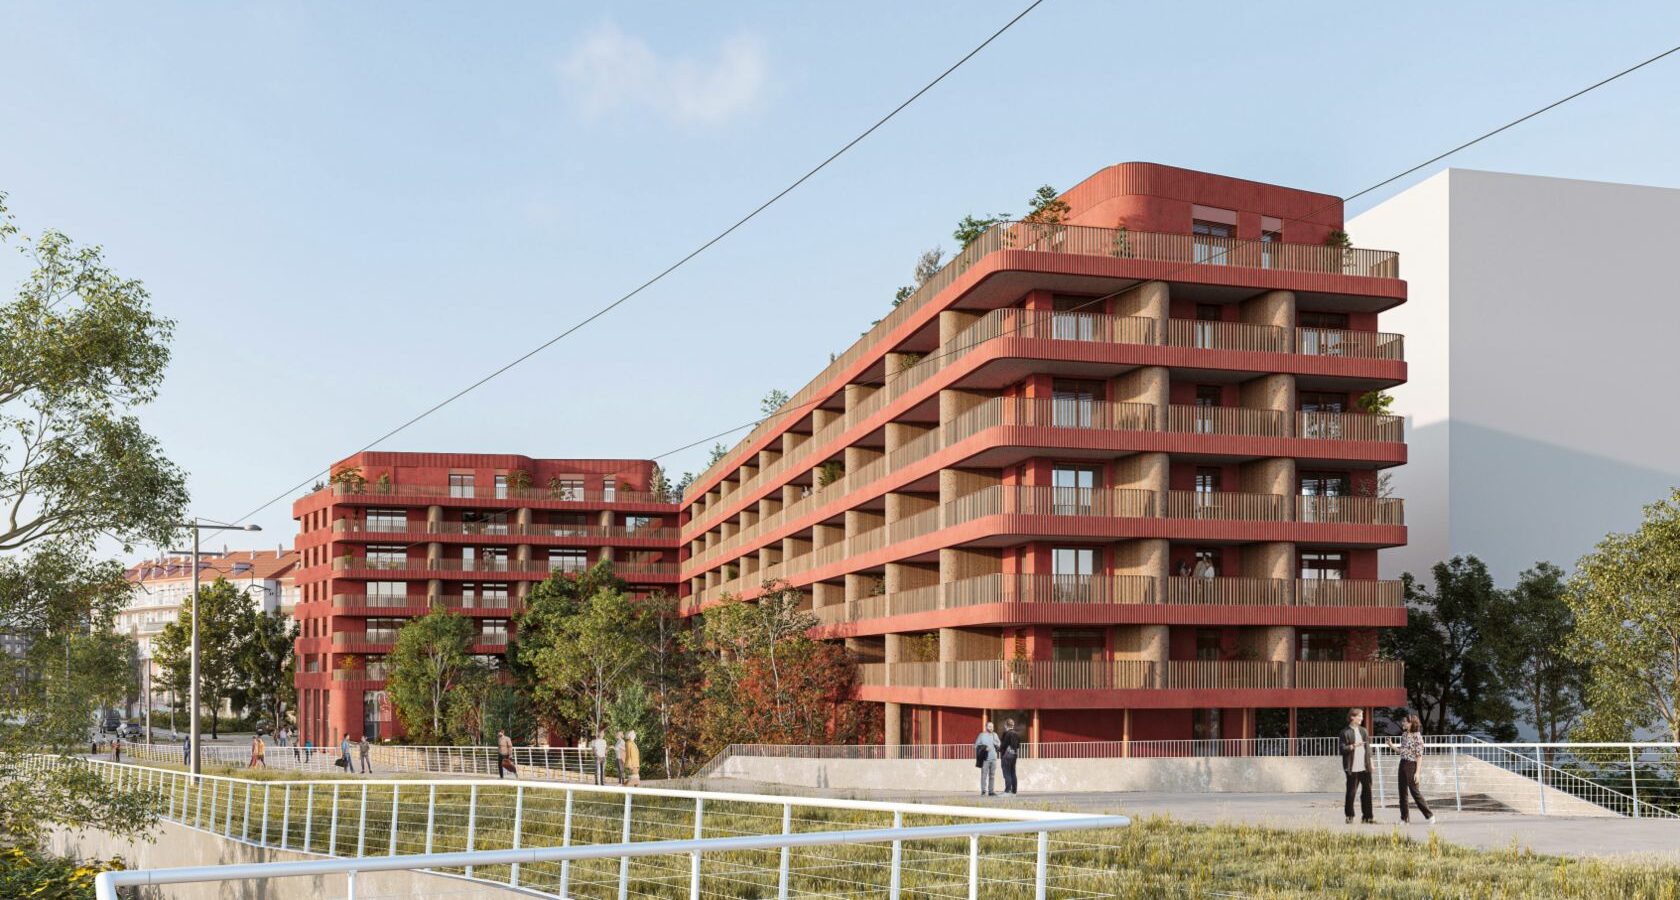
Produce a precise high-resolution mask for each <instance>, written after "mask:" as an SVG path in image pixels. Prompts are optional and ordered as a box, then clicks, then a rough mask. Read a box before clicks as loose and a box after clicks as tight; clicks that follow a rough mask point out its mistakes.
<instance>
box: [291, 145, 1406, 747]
mask: <svg viewBox="0 0 1680 900" xmlns="http://www.w3.org/2000/svg"><path fill="white" fill-rule="evenodd" d="M1063 199H1064V200H1065V201H1066V202H1067V203H1068V204H1069V205H1070V207H1071V210H1070V212H1069V214H1068V215H1067V216H1066V217H1065V218H1064V219H1063V221H1062V222H1061V223H1059V224H1042V223H1040V224H1034V223H1029V222H1023V223H1014V224H1009V225H1004V226H1000V227H997V228H993V229H992V230H991V231H990V232H988V233H987V234H986V235H985V236H984V237H982V238H980V239H979V240H977V241H976V242H974V243H973V244H972V245H971V246H969V247H968V248H966V249H965V250H963V251H962V252H961V253H959V254H958V256H957V257H956V258H955V259H954V260H953V261H952V262H951V263H950V264H948V265H946V266H945V268H944V269H943V271H941V272H940V273H939V274H938V275H937V276H935V277H934V278H933V279H931V280H930V281H929V282H928V283H927V284H925V285H923V286H922V287H921V288H920V289H919V290H918V291H917V292H916V293H915V294H914V295H913V296H911V297H910V298H909V299H907V300H905V301H904V302H903V303H902V304H901V305H900V306H898V307H897V308H895V309H893V310H892V311H891V312H890V313H889V314H888V315H887V317H886V318H885V319H883V320H881V322H880V323H879V324H877V325H876V326H875V327H874V328H873V329H871V330H870V331H869V333H868V334H866V335H865V336H864V337H863V338H862V339H861V340H859V341H858V342H857V343H856V344H855V345H854V346H852V347H851V348H850V349H849V350H847V351H846V352H845V353H844V354H842V355H841V356H840V357H838V358H837V359H835V360H834V361H833V362H832V363H831V364H830V365H829V366H828V368H827V369H826V370H825V371H824V372H823V373H822V374H821V375H820V376H819V377H818V378H816V379H815V380H814V381H812V382H811V383H810V384H808V385H806V386H805V388H804V389H802V390H800V391H799V392H798V394H796V395H795V396H794V398H793V399H792V401H790V403H789V404H788V405H787V406H786V407H784V410H789V411H791V412H789V413H788V414H787V415H784V416H781V417H778V418H775V419H772V420H769V421H767V422H765V423H763V424H761V425H760V426H759V427H758V428H757V429H756V430H755V431H753V432H752V433H751V434H750V435H749V436H748V437H747V438H746V439H745V440H744V441H742V442H741V443H740V444H738V445H737V446H736V447H735V448H734V449H732V450H731V451H730V452H729V454H728V455H727V456H726V457H724V458H723V459H722V460H720V461H719V462H718V463H717V464H716V465H714V466H712V467H711V468H710V469H708V470H707V471H706V472H704V473H703V474H702V475H701V477H700V478H698V479H697V480H696V481H695V483H694V484H693V486H692V487H691V488H690V490H689V491H688V493H687V495H686V496H685V498H684V501H683V502H684V507H683V510H682V519H681V522H682V524H681V537H682V545H683V550H682V554H683V562H682V579H683V580H682V587H681V593H682V596H684V597H686V598H687V603H686V605H685V608H686V609H687V610H688V611H690V612H698V611H702V610H704V609H705V608H707V607H709V606H711V605H714V604H716V603H717V602H719V601H720V599H722V598H723V597H724V595H726V594H735V595H738V596H742V597H747V598H750V597H752V596H754V595H755V594H756V593H758V592H759V591H760V590H761V585H762V584H763V583H764V582H765V581H767V580H770V579H780V580H784V581H785V582H787V584H789V585H790V586H792V587H794V588H797V589H798V590H799V591H801V592H803V593H804V594H805V595H806V596H807V598H808V602H809V604H810V608H811V610H812V612H813V613H814V614H815V615H816V617H817V618H818V621H819V622H820V623H821V624H820V626H819V631H820V633H821V634H822V635H823V636H825V637H828V638H831V639H834V640H844V641H845V642H846V644H847V645H848V646H849V647H851V648H853V649H854V650H855V651H856V652H857V653H858V654H859V655H860V656H861V657H862V659H863V660H864V664H863V666H862V670H863V671H862V676H863V684H864V687H863V688H862V691H863V697H864V699H866V700H869V701H874V702H879V703H882V704H885V713H886V715H885V723H886V735H885V738H886V741H887V742H888V743H889V744H900V743H904V744H911V743H914V744H928V743H948V742H964V743H966V742H968V741H970V740H972V739H973V736H974V734H975V731H976V730H977V729H978V728H979V726H980V723H981V721H982V718H983V717H987V716H991V717H995V718H1002V716H1003V715H1005V714H1008V715H1013V716H1014V717H1015V718H1016V719H1017V720H1024V721H1026V722H1027V723H1029V728H1030V736H1031V738H1032V739H1034V740H1043V741H1080V740H1145V739H1169V738H1170V739H1179V738H1192V737H1195V738H1214V737H1225V738H1241V737H1253V736H1280V737H1281V736H1293V735H1295V734H1296V733H1297V725H1298V722H1299V721H1301V716H1300V714H1301V713H1302V712H1303V711H1307V710H1324V709H1326V708H1332V707H1336V708H1345V707H1348V706H1364V707H1370V706H1390V705H1400V704H1403V703H1404V702H1405V694H1404V690H1403V688H1402V678H1401V674H1402V673H1401V668H1400V665H1399V664H1398V663H1393V662H1385V661H1379V660H1377V659H1375V658H1374V657H1375V651H1376V639H1377V633H1378V630H1379V629H1382V628H1388V627H1395V626H1399V625H1402V624H1403V623H1404V622H1405V615H1406V613H1405V609H1404V606H1403V604H1402V597H1401V591H1400V585H1399V584H1398V583H1396V582H1392V581H1379V580H1376V576H1377V550H1378V548H1382V547H1393V546H1397V545H1401V544H1404V543H1405V540H1406V529H1405V527H1404V525H1403V519H1402V515H1401V502H1400V501H1399V500H1397V499H1392V498H1389V497H1386V496H1383V494H1384V493H1385V491H1384V489H1383V487H1382V485H1381V480H1380V477H1381V473H1382V470H1383V469H1385V468H1387V467H1390V466H1395V465H1399V464H1401V463H1403V462H1405V459H1406V447H1405V444H1404V443H1403V434H1402V428H1401V419H1400V418H1399V417H1396V416H1388V415H1367V414H1364V413H1362V412H1359V411H1358V410H1359V405H1358V399H1359V398H1360V397H1361V396H1362V395H1364V394H1365V393H1367V392H1370V391H1376V390H1380V389H1384V388H1389V387H1392V386H1394V385H1397V384H1400V383H1402V382H1403V381H1404V380H1405V377H1406V364H1405V362H1404V359H1403V355H1402V352H1401V339H1400V337H1399V336H1398V335H1393V334H1384V333H1382V332H1380V331H1379V330H1378V325H1379V322H1378V318H1379V316H1380V314H1381V313H1382V312H1383V311H1384V310H1387V309H1391V308H1393V307H1395V306H1397V305H1398V304H1400V303H1402V302H1404V300H1405V297H1406V285H1405V283H1404V282H1402V281H1400V280H1399V277H1398V276H1399V270H1398V261H1397V259H1396V257H1395V254H1393V253H1387V252H1382V251H1373V250H1359V249H1351V248H1346V247H1343V246H1339V245H1334V244H1331V243H1327V242H1329V241H1332V240H1333V235H1335V234H1336V233H1338V232H1340V230H1341V228H1342V204H1341V202H1340V201H1339V200H1338V199H1337V198H1335V197H1331V196H1328V195H1324V194H1315V193H1310V192H1306V191H1299V190H1292V189H1289V188H1283V187H1277V186H1273V185H1268V184H1259V183H1255V182H1251V181H1243V180H1240V179H1236V178H1227V177H1222V176H1218V175H1210V174H1205V173H1200V172H1191V171H1186V170H1183V169H1175V168H1171V167H1167V166H1160V165H1153V164H1146V163H1127V164H1122V165H1117V166H1112V167H1110V168H1107V169H1104V170H1102V171H1101V172H1098V173H1097V174H1095V175H1093V176H1092V177H1090V178H1088V179H1087V180H1085V181H1084V182H1083V183H1081V184H1079V185H1078V186H1076V187H1074V188H1073V189H1072V190H1070V191H1068V192H1067V193H1066V194H1064V195H1063ZM1343 243H1345V240H1344V241H1343ZM883 306H885V303H883ZM323 527H324V520H323ZM1324 715H1325V714H1324V713H1320V714H1319V717H1317V718H1322V717H1323V716H1324ZM1336 715H1339V714H1336ZM1315 720H1316V719H1315Z"/></svg>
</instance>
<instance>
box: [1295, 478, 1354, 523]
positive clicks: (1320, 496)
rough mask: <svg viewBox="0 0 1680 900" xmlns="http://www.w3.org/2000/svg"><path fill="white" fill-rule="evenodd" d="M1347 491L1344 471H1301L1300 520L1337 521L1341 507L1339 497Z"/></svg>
mask: <svg viewBox="0 0 1680 900" xmlns="http://www.w3.org/2000/svg"><path fill="white" fill-rule="evenodd" d="M1348 493H1349V491H1348V475H1347V473H1346V472H1302V473H1301V497H1302V498H1303V499H1302V500H1301V501H1300V504H1301V521H1303V522H1335V521H1339V520H1340V519H1341V515H1342V508H1343V503H1342V500H1341V498H1342V497H1346V496H1347V495H1348Z"/></svg>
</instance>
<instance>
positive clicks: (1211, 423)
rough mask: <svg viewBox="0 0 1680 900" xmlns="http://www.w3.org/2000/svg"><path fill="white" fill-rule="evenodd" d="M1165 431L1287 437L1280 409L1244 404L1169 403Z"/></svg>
mask: <svg viewBox="0 0 1680 900" xmlns="http://www.w3.org/2000/svg"><path fill="white" fill-rule="evenodd" d="M1167 430H1168V431H1176V432H1183V433H1188V434H1236V435H1245V436H1252V437H1287V436H1288V433H1287V432H1286V430H1285V419H1284V415H1283V413H1282V412H1280V411H1279V410H1275V409H1249V408H1247V407H1243V406H1169V407H1167Z"/></svg>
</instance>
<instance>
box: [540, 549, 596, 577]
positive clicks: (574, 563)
mask: <svg viewBox="0 0 1680 900" xmlns="http://www.w3.org/2000/svg"><path fill="white" fill-rule="evenodd" d="M548 568H549V570H550V571H553V572H583V571H585V570H587V569H588V568H589V551H587V550H550V551H548Z"/></svg>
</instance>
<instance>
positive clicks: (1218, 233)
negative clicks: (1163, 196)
mask: <svg viewBox="0 0 1680 900" xmlns="http://www.w3.org/2000/svg"><path fill="white" fill-rule="evenodd" d="M1181 221H1182V220H1181ZM1233 230H1234V229H1233V228H1232V226H1230V225H1226V224H1224V223H1223V222H1204V221H1202V220H1201V219H1195V220H1193V221H1192V222H1191V223H1190V233H1191V234H1193V235H1194V236H1195V237H1194V241H1195V246H1196V256H1195V259H1196V262H1198V263H1206V264H1208V265H1211V266H1223V265H1228V264H1229V260H1227V259H1226V255H1227V253H1228V251H1229V250H1230V243H1229V239H1230V238H1231V236H1232V232H1233Z"/></svg>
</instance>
